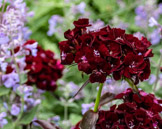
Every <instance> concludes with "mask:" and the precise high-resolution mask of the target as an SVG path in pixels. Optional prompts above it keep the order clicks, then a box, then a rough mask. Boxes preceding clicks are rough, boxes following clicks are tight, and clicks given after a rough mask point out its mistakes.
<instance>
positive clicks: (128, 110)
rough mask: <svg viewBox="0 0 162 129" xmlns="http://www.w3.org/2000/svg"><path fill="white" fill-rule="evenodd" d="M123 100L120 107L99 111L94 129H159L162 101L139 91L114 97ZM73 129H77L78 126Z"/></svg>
mask: <svg viewBox="0 0 162 129" xmlns="http://www.w3.org/2000/svg"><path fill="white" fill-rule="evenodd" d="M116 99H123V101H124V102H123V103H122V104H120V105H118V106H117V105H113V106H112V107H111V108H110V110H109V111H103V110H100V111H99V118H98V120H97V122H96V129H116V128H120V129H132V128H133V129H148V128H149V129H155V128H156V129H161V128H162V119H161V117H160V115H159V113H160V112H162V106H161V104H162V100H157V99H156V98H155V96H154V95H153V94H147V93H145V92H144V91H139V94H136V93H133V91H132V89H127V90H126V91H125V92H123V93H120V94H118V95H117V96H116ZM75 129H79V124H77V125H76V127H75Z"/></svg>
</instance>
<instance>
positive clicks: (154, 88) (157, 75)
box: [153, 54, 162, 93]
mask: <svg viewBox="0 0 162 129" xmlns="http://www.w3.org/2000/svg"><path fill="white" fill-rule="evenodd" d="M161 63H162V54H161V55H160V60H159V64H158V66H157V72H156V80H155V84H154V86H153V92H154V93H155V92H156V87H157V83H158V81H159V72H160V66H161Z"/></svg>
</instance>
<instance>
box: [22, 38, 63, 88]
mask: <svg viewBox="0 0 162 129" xmlns="http://www.w3.org/2000/svg"><path fill="white" fill-rule="evenodd" d="M35 43H36V42H35V41H33V40H29V41H27V42H26V43H25V44H24V45H25V48H26V49H28V50H29V55H27V56H26V59H25V62H26V67H25V69H26V70H29V72H28V81H27V84H30V85H31V84H36V86H37V87H38V88H40V89H42V90H52V91H53V90H55V89H56V87H57V85H56V81H57V80H58V79H59V78H60V77H61V76H62V71H63V66H62V65H61V64H60V61H59V60H57V59H55V58H54V53H53V52H52V51H50V50H43V49H42V48H41V47H40V46H38V47H37V48H36V50H37V54H35V52H34V54H33V51H31V50H30V48H33V47H34V46H35ZM34 48H35V47H34ZM32 50H33V49H32Z"/></svg>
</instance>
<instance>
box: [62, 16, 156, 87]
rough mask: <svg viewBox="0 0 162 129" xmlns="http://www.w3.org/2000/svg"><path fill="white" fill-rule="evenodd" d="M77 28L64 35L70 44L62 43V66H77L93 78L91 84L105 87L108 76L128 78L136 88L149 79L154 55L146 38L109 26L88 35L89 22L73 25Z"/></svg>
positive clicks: (83, 21) (116, 78) (79, 21)
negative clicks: (136, 85) (150, 59)
mask: <svg viewBox="0 0 162 129" xmlns="http://www.w3.org/2000/svg"><path fill="white" fill-rule="evenodd" d="M74 26H75V28H74V29H72V30H67V31H66V32H65V33H64V36H65V38H66V39H67V40H65V41H62V42H60V43H59V48H60V50H61V62H62V64H65V65H70V64H72V63H73V62H75V63H77V65H78V69H79V70H80V71H83V72H85V73H86V74H89V75H90V77H89V80H90V82H91V83H94V82H100V83H103V82H105V80H106V77H107V76H108V75H113V78H114V79H115V80H120V79H121V78H123V77H124V78H129V79H131V80H132V81H133V82H134V83H135V84H138V83H139V80H140V81H143V80H145V79H148V77H149V75H150V61H149V57H152V56H153V53H152V50H151V49H148V48H149V47H150V46H151V43H150V42H149V41H148V40H147V39H146V38H145V37H142V38H141V39H138V38H136V37H134V36H133V35H131V34H126V33H125V30H122V29H120V28H111V27H110V26H106V27H104V28H101V29H100V30H98V31H89V30H88V27H89V26H91V25H90V24H89V19H79V20H78V21H74Z"/></svg>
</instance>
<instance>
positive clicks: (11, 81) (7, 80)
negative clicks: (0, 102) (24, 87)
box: [2, 72, 19, 88]
mask: <svg viewBox="0 0 162 129" xmlns="http://www.w3.org/2000/svg"><path fill="white" fill-rule="evenodd" d="M2 81H3V84H4V85H5V87H7V88H11V87H14V86H15V85H16V84H17V83H18V82H19V75H18V74H17V73H15V72H12V73H9V74H5V75H2Z"/></svg>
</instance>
